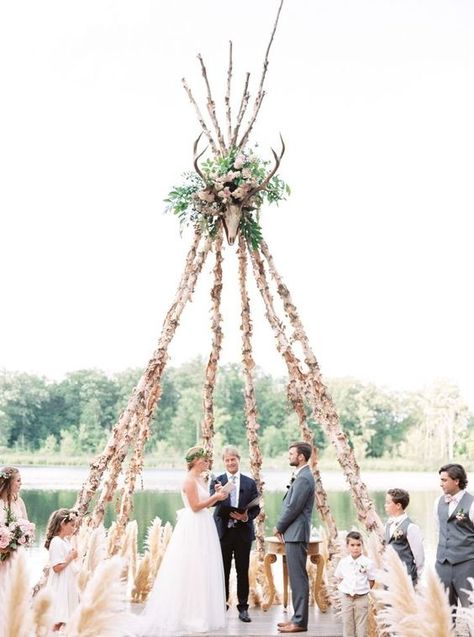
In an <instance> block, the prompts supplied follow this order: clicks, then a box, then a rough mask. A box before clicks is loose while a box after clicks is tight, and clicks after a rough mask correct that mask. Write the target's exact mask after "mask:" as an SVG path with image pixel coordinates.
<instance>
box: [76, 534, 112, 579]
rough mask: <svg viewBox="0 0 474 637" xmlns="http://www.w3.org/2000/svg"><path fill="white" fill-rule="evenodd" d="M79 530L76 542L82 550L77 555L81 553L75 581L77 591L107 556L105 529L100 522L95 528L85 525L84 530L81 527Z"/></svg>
mask: <svg viewBox="0 0 474 637" xmlns="http://www.w3.org/2000/svg"><path fill="white" fill-rule="evenodd" d="M84 526H85V525H84ZM80 532H81V535H80V536H79V538H78V543H79V545H80V546H81V551H82V552H81V553H79V556H81V555H82V558H81V557H80V558H79V559H80V560H81V561H80V566H79V574H78V577H77V583H78V586H79V591H83V590H84V589H85V588H86V586H87V583H88V581H89V579H90V578H91V576H92V574H93V573H94V571H95V570H96V568H97V567H98V566H99V564H100V563H101V562H102V561H103V560H104V559H105V558H106V557H107V542H106V531H105V528H104V527H103V526H102V524H101V525H100V526H98V527H97V528H96V529H93V528H91V527H87V530H85V529H84V528H83V527H81V530H80ZM78 552H79V549H78Z"/></svg>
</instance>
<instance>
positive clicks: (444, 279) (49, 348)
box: [0, 0, 474, 406]
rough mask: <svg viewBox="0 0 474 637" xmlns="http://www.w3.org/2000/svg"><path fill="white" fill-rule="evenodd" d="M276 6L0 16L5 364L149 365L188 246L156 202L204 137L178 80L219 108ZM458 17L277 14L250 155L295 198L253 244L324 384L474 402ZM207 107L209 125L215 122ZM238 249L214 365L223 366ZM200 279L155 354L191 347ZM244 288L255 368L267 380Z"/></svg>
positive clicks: (407, 6)
mask: <svg viewBox="0 0 474 637" xmlns="http://www.w3.org/2000/svg"><path fill="white" fill-rule="evenodd" d="M278 2H279V0H258V2H257V1H255V0H240V1H239V2H238V3H235V2H232V3H231V2H228V1H227V0H172V1H171V0H169V1H166V2H165V1H162V2H158V1H154V2H151V1H150V0H143V1H137V0H133V1H132V0H129V1H112V0H109V1H105V0H82V1H81V2H70V1H68V0H56V1H51V0H42V1H41V2H37V1H36V0H25V1H23V2H8V1H7V0H1V1H0V60H1V62H0V92H1V99H0V214H1V236H0V266H1V280H2V293H1V300H2V310H1V314H0V316H1V319H0V323H1V329H0V368H1V367H3V368H6V369H10V370H20V371H29V372H35V373H41V374H45V375H46V376H49V377H52V378H60V377H61V376H62V375H63V374H64V373H66V372H68V371H72V370H75V369H79V368H89V367H98V368H101V369H104V370H106V371H107V372H114V371H119V370H123V369H125V368H127V367H130V366H134V367H135V366H138V367H144V366H145V364H146V363H147V361H148V359H149V357H150V355H151V353H152V352H153V349H154V348H155V345H156V343H157V340H158V337H159V335H160V331H161V325H162V321H163V318H164V315H165V313H166V311H167V309H168V307H169V305H170V303H171V301H172V299H173V295H174V292H175V290H176V286H177V283H178V280H179V277H180V275H181V271H182V268H183V263H184V255H185V254H186V252H187V249H188V247H189V243H190V240H191V232H190V231H188V232H185V233H184V235H183V237H180V235H179V228H178V223H177V221H176V220H175V219H174V218H172V217H171V216H168V215H165V214H164V212H163V211H164V206H165V204H164V203H163V199H164V198H165V197H166V194H167V193H168V191H169V190H170V189H171V187H172V186H173V185H174V184H177V183H179V182H180V175H181V173H182V172H183V171H185V170H189V169H190V168H191V167H192V144H193V141H194V139H195V138H196V136H197V135H198V134H199V125H198V122H197V120H196V117H195V113H194V111H193V109H192V107H191V105H190V104H189V101H188V99H187V97H186V94H185V93H184V90H183V88H182V86H181V83H180V80H181V77H183V76H185V77H186V78H187V80H188V82H189V84H190V85H191V86H192V88H193V90H194V92H195V94H196V96H197V97H199V98H200V99H202V97H203V96H204V92H203V86H202V79H201V76H200V69H199V64H198V62H197V60H196V54H197V53H201V54H202V55H203V57H204V59H205V61H206V63H207V66H208V73H209V76H210V79H211V82H212V85H213V87H214V91H215V93H216V97H218V98H219V100H220V105H222V101H223V100H222V99H221V98H222V96H223V93H224V90H225V78H226V72H227V55H228V41H229V39H232V41H233V43H234V85H233V86H234V95H235V103H234V108H235V106H236V104H237V103H238V99H237V97H238V96H239V95H240V92H241V90H242V85H243V79H244V74H245V72H246V71H250V72H251V73H252V78H253V84H252V85H251V90H252V93H253V95H255V93H256V86H257V83H258V79H259V76H260V72H261V67H262V62H263V57H264V52H265V48H266V46H267V43H268V38H269V34H270V31H271V28H272V25H273V21H274V16H275V13H276V9H277V7H278ZM473 27H474V3H472V2H471V0H464V1H463V0H443V1H440V0H417V1H415V0H372V1H371V0H347V1H342V0H286V4H285V6H284V7H283V10H282V14H281V20H280V26H279V29H278V32H277V35H276V38H275V41H274V44H273V49H272V51H271V55H270V67H269V72H268V76H267V95H266V97H265V100H264V104H263V107H262V109H261V112H260V116H259V120H258V123H257V126H256V128H255V131H254V136H253V139H252V141H258V143H259V146H260V151H259V152H260V153H261V154H262V155H265V156H269V153H270V150H269V147H270V145H273V146H275V147H276V148H278V143H279V142H278V135H279V132H280V131H281V133H282V134H283V136H284V138H285V142H286V145H287V152H286V155H285V157H284V159H283V161H282V164H281V168H280V175H281V177H282V178H284V179H285V180H286V181H288V182H289V184H290V185H291V187H292V196H291V197H290V198H289V200H288V201H287V202H286V203H285V204H283V205H280V207H278V208H277V207H275V208H273V207H270V208H267V209H265V210H264V211H263V214H262V223H263V227H264V235H265V238H266V240H267V242H268V244H269V246H270V250H271V251H272V253H273V255H274V257H275V260H276V264H277V266H278V268H279V270H280V273H281V274H282V275H283V278H284V280H285V281H286V283H287V284H288V286H289V287H290V290H291V292H292V294H293V297H294V300H295V302H296V305H297V306H298V308H299V310H300V312H301V315H302V318H303V321H304V324H305V326H306V329H307V332H308V334H309V336H310V339H311V342H312V345H313V348H314V351H315V353H316V355H317V357H318V359H319V361H320V365H321V368H322V371H323V373H324V374H325V375H326V376H329V377H334V376H346V375H353V376H356V377H358V378H361V379H364V380H370V381H374V382H376V383H378V384H380V385H385V386H388V387H391V388H394V389H414V388H418V387H422V386H423V385H425V384H427V383H430V382H431V381H432V380H434V379H435V378H438V377H443V378H447V379H450V380H452V381H454V382H456V383H458V384H459V385H460V386H461V388H462V391H463V392H464V394H465V395H466V398H467V399H468V400H469V401H470V404H471V405H472V406H474V385H473V382H472V380H473V367H474V364H473V361H474V344H473V343H474V341H473V335H472V329H473V323H474V321H473V307H474V303H473V294H472V288H473V285H472V273H473V266H472V260H473V259H472V253H473V250H472V243H473V234H472V223H471V220H472V216H473V212H474V205H473V204H474V189H473V174H474V118H473V113H474V81H473V78H474V37H473V33H474V29H473ZM220 114H221V115H222V114H223V110H222V108H221V110H220ZM235 261H236V259H235V250H234V249H227V250H226V253H225V280H224V315H225V323H224V326H223V329H224V334H225V346H224V351H223V360H224V361H225V362H228V361H238V360H239V357H240V354H239V332H238V327H239V311H240V310H239V307H238V304H237V300H238V286H237V277H236V268H235V265H236V264H235ZM211 267H212V262H209V264H208V265H207V266H206V268H205V270H204V272H203V275H202V277H201V279H200V281H199V285H198V288H197V291H196V297H195V300H194V302H193V304H192V305H191V306H189V307H188V308H187V309H186V311H185V314H184V316H183V320H182V322H181V325H180V328H179V330H178V333H177V335H176V339H175V341H174V342H173V345H172V348H171V350H170V354H171V361H172V362H173V363H176V364H179V363H181V362H183V361H185V360H188V359H189V358H191V357H193V356H195V355H197V354H202V355H204V356H206V355H207V354H208V351H209V343H210V332H209V312H208V306H209V301H208V296H209V288H210V284H211V277H210V275H209V270H210V269H211ZM254 292H255V291H252V310H253V316H254V323H255V358H256V361H257V363H258V364H260V365H261V366H262V367H263V368H265V369H266V370H268V371H271V372H273V373H275V374H280V373H282V372H283V370H284V368H283V365H282V364H281V362H280V360H279V358H278V356H277V354H276V353H275V348H274V344H273V337H272V335H271V332H270V329H269V328H268V327H267V325H266V323H265V322H264V313H263V307H262V302H261V299H260V298H259V297H258V296H257V294H255V293H254Z"/></svg>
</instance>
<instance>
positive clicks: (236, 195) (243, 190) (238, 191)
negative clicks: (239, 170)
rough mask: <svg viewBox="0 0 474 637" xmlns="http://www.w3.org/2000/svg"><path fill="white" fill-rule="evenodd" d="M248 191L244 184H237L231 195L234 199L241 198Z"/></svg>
mask: <svg viewBox="0 0 474 637" xmlns="http://www.w3.org/2000/svg"><path fill="white" fill-rule="evenodd" d="M247 192H248V188H245V185H242V186H239V187H238V188H236V189H235V190H234V192H233V193H232V197H234V199H243V198H244V197H245V195H246V194H247Z"/></svg>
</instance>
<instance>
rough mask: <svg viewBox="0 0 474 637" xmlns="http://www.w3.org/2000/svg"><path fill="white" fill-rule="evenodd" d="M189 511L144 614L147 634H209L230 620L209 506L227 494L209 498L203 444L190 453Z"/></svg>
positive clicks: (186, 490)
mask: <svg viewBox="0 0 474 637" xmlns="http://www.w3.org/2000/svg"><path fill="white" fill-rule="evenodd" d="M186 462H187V465H188V472H187V474H186V478H185V480H184V483H183V489H182V498H183V502H184V507H185V508H184V509H181V510H180V511H178V521H177V523H176V526H175V529H174V532H173V535H172V536H171V539H170V541H169V544H168V547H167V549H166V553H165V555H164V557H163V561H162V563H161V566H160V569H159V571H158V575H157V576H156V580H155V583H154V585H153V589H152V591H151V593H150V597H149V598H148V602H147V605H146V608H145V610H144V613H143V615H142V617H141V620H142V621H143V623H142V624H140V631H139V634H140V635H141V636H142V637H145V636H146V637H164V636H165V635H166V636H168V635H182V634H186V635H188V634H192V633H208V632H209V631H212V630H217V629H220V628H223V627H224V626H225V622H226V603H225V584H224V568H223V564H222V553H221V547H220V543H219V537H218V535H217V530H216V525H215V523H214V519H213V517H212V514H211V512H210V511H209V510H208V507H212V506H214V505H215V504H216V502H219V501H220V500H225V499H226V497H227V494H226V493H224V492H222V491H221V489H219V490H218V491H216V493H215V494H214V495H212V496H209V493H208V490H207V488H206V486H205V484H204V482H203V481H202V478H201V476H202V473H203V472H204V471H207V470H208V469H209V458H208V456H207V453H206V451H205V450H204V449H203V447H191V449H189V451H188V452H187V454H186Z"/></svg>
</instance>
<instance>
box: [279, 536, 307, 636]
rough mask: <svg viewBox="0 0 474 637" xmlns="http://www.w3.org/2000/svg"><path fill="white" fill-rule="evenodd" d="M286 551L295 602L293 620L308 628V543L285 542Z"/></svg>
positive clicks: (292, 595)
mask: <svg viewBox="0 0 474 637" xmlns="http://www.w3.org/2000/svg"><path fill="white" fill-rule="evenodd" d="M285 553H286V563H287V566H288V576H289V578H290V588H291V599H292V602H293V617H292V618H291V622H292V623H293V624H297V625H298V626H301V628H308V614H309V608H308V606H309V580H308V573H307V571H306V558H307V557H308V544H307V543H306V542H285Z"/></svg>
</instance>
